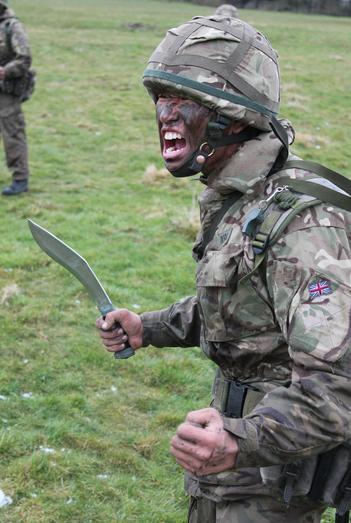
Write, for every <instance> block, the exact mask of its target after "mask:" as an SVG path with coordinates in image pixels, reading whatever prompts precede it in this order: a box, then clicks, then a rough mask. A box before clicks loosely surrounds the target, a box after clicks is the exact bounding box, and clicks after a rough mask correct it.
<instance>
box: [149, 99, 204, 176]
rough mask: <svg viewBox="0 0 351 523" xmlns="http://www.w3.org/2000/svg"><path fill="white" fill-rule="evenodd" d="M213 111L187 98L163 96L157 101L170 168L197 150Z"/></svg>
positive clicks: (177, 165) (161, 141)
mask: <svg viewBox="0 0 351 523" xmlns="http://www.w3.org/2000/svg"><path fill="white" fill-rule="evenodd" d="M210 115H211V111H210V110H209V109H208V108H207V107H203V106H202V105H200V104H198V103H196V102H194V101H192V100H188V99H184V98H178V97H160V98H159V99H158V101H157V104H156V120H157V123H158V128H159V138H160V146H161V153H162V157H163V159H164V162H165V165H166V167H167V169H168V170H169V171H172V170H176V169H178V168H179V167H181V166H182V165H183V164H184V163H185V161H186V160H187V159H188V158H189V157H190V156H191V155H192V154H193V153H194V152H195V151H196V150H197V149H198V147H199V146H200V145H201V143H202V141H204V136H205V133H206V128H207V124H208V122H209V120H210Z"/></svg>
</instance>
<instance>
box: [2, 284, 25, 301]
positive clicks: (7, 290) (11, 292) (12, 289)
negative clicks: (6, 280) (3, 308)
mask: <svg viewBox="0 0 351 523" xmlns="http://www.w3.org/2000/svg"><path fill="white" fill-rule="evenodd" d="M20 292H21V291H20V288H19V287H18V285H17V284H16V283H11V284H10V285H6V287H4V288H3V289H2V291H1V299H0V305H7V304H8V303H9V301H10V300H11V298H13V296H18V295H19V294H20Z"/></svg>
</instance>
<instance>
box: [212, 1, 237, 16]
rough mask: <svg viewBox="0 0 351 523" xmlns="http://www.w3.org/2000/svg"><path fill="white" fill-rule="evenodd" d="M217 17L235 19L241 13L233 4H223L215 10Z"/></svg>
mask: <svg viewBox="0 0 351 523" xmlns="http://www.w3.org/2000/svg"><path fill="white" fill-rule="evenodd" d="M215 15H221V16H231V17H233V18H238V16H239V11H238V9H237V8H236V7H235V6H234V5H232V4H222V5H220V6H218V7H217V9H216V10H215Z"/></svg>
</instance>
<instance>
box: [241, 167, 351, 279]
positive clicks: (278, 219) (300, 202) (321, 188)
mask: <svg viewBox="0 0 351 523" xmlns="http://www.w3.org/2000/svg"><path fill="white" fill-rule="evenodd" d="M295 168H296V169H303V170H306V171H308V172H310V173H311V176H309V177H308V178H305V179H298V178H290V177H288V176H283V177H280V178H277V179H276V180H275V184H276V185H277V186H283V187H285V188H286V189H287V190H288V191H289V193H290V195H291V197H290V201H289V198H285V200H286V201H285V203H284V202H280V205H278V206H277V207H276V208H275V209H273V210H268V212H265V213H263V212H261V213H260V211H259V210H256V211H257V212H256V214H255V213H253V216H254V219H252V220H251V222H252V223H250V222H249V223H247V222H246V224H244V229H243V232H244V234H245V230H247V231H249V232H248V235H250V236H251V238H252V241H251V243H252V246H253V250H254V253H255V261H254V266H253V268H252V270H251V271H250V272H249V273H248V274H246V275H245V276H243V277H242V278H241V280H240V282H242V281H244V280H246V279H247V278H248V277H250V276H251V275H252V274H253V273H254V272H255V271H256V270H257V269H258V268H259V267H260V265H261V264H262V262H263V261H264V259H265V257H266V253H267V249H268V247H270V246H272V245H274V244H275V243H276V242H277V240H278V239H279V238H280V236H281V235H282V233H283V232H284V230H285V229H286V228H287V226H288V225H289V224H290V223H291V221H292V220H293V219H294V218H295V216H296V215H298V214H299V213H301V212H302V211H304V210H305V209H307V208H309V207H313V206H315V205H319V204H321V203H329V204H331V205H333V206H336V207H338V208H340V209H343V210H346V211H348V212H351V180H348V179H347V178H345V177H344V176H342V175H341V174H339V173H337V172H335V171H332V170H331V169H328V168H327V167H324V166H323V165H320V164H318V163H315V162H311V161H304V160H289V161H287V162H286V163H285V164H284V166H283V167H282V168H281V169H280V170H281V171H284V170H287V169H295ZM313 175H317V176H318V178H319V179H318V180H316V179H315V177H314V176H313ZM324 180H325V181H326V183H323V182H324ZM331 185H332V186H333V187H335V188H331ZM281 194H282V193H280V195H281ZM277 199H279V196H278V197H277ZM280 199H282V197H281V196H280ZM254 211H255V210H254Z"/></svg>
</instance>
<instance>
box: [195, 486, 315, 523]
mask: <svg viewBox="0 0 351 523" xmlns="http://www.w3.org/2000/svg"><path fill="white" fill-rule="evenodd" d="M322 513H323V508H322V507H321V506H316V504H313V503H311V502H309V501H307V500H306V499H295V500H294V501H293V503H291V504H290V506H289V507H288V506H287V505H286V504H284V503H282V502H281V501H280V500H279V495H277V496H276V498H275V499H274V498H272V495H271V494H270V495H267V493H264V492H262V493H261V494H257V493H254V492H253V493H252V494H251V495H250V497H249V498H248V497H247V493H246V495H243V497H242V499H241V500H238V502H237V503H233V502H230V501H220V502H217V503H215V502H214V501H211V500H210V499H207V498H194V497H191V498H190V506H189V519H188V523H214V522H216V523H229V522H230V523H319V522H320V519H321V515H322Z"/></svg>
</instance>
